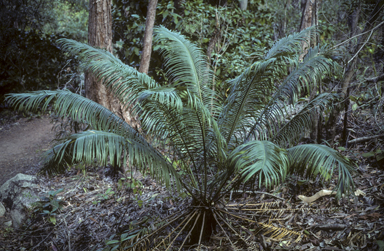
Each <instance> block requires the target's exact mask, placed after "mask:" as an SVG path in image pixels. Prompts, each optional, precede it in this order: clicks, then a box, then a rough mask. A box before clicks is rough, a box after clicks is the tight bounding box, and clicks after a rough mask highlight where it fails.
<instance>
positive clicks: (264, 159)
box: [228, 141, 289, 187]
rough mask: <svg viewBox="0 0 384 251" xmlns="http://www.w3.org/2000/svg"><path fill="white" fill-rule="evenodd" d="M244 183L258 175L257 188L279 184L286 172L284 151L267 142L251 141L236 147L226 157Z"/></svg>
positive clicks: (286, 164) (286, 162) (286, 159)
mask: <svg viewBox="0 0 384 251" xmlns="http://www.w3.org/2000/svg"><path fill="white" fill-rule="evenodd" d="M228 159H229V161H230V163H231V164H230V165H234V166H235V169H236V170H238V171H240V172H241V175H242V177H243V179H244V182H246V181H247V180H249V179H250V178H251V177H254V176H255V175H259V187H261V186H262V185H263V184H265V186H266V187H271V186H272V185H275V184H279V183H280V182H282V181H283V180H284V179H285V176H286V172H287V170H288V166H289V164H288V158H287V154H286V151H285V150H284V149H282V148H280V147H278V146H277V145H275V144H273V143H272V142H269V141H251V142H248V143H246V144H243V145H240V146H238V147H237V148H236V149H235V150H233V151H232V152H231V154H230V155H229V157H228Z"/></svg>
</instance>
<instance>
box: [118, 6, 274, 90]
mask: <svg viewBox="0 0 384 251" xmlns="http://www.w3.org/2000/svg"><path fill="white" fill-rule="evenodd" d="M237 4H238V3H236V4H235V5H233V6H226V7H223V6H215V5H210V4H207V3H204V2H203V1H201V0H200V1H185V2H184V3H183V13H177V11H176V9H175V7H174V3H173V2H172V1H160V2H159V4H158V7H157V12H156V21H155V24H163V25H164V26H166V27H168V28H170V29H174V30H176V31H179V32H180V33H181V34H183V35H184V36H186V37H187V38H188V39H189V40H190V41H192V42H195V43H197V44H199V47H200V48H202V50H203V51H204V52H206V51H207V47H208V45H209V42H210V40H211V39H212V37H213V36H214V34H215V32H216V30H217V29H219V30H220V34H221V38H220V41H217V45H216V46H215V49H214V50H213V52H212V54H211V58H212V61H211V65H212V66H213V67H212V68H215V67H216V71H215V74H216V85H217V86H218V87H220V86H221V85H224V82H225V80H227V79H229V78H233V77H235V76H237V75H238V74H240V73H241V72H242V71H243V70H244V69H245V68H246V67H248V66H249V65H250V63H252V61H253V60H255V58H258V54H262V53H263V52H264V50H263V49H264V47H270V45H271V44H272V37H271V34H273V30H272V20H273V16H272V14H271V11H270V10H269V8H268V7H265V6H262V5H260V6H261V7H260V8H254V9H252V10H251V9H250V10H246V11H242V10H240V9H239V8H238V7H236V6H237ZM254 5H255V6H259V5H258V4H254ZM113 17H114V23H113V25H114V41H115V44H116V46H115V48H116V49H117V54H118V56H119V58H120V59H121V60H122V61H123V62H124V63H127V64H129V65H131V66H133V67H138V66H139V62H140V55H141V54H140V53H141V50H142V38H143V37H144V29H145V17H146V3H144V2H143V3H135V1H129V2H127V3H125V2H123V1H114V10H113ZM216 23H218V24H219V26H217V24H216ZM159 46H160V45H154V51H155V53H153V55H152V58H151V68H152V69H156V70H155V71H157V69H160V67H161V58H160V57H159V55H158V54H157V53H156V50H157V49H158V48H159ZM203 54H204V53H203ZM155 71H153V72H150V75H154V77H155V78H156V80H158V81H166V80H165V79H164V78H163V77H161V76H158V75H155V74H154V72H155ZM222 88H224V87H222ZM224 91H225V90H224Z"/></svg>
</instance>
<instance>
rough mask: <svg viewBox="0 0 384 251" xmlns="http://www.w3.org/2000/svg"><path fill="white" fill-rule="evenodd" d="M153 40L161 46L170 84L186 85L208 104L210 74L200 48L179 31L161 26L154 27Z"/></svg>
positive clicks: (210, 95) (175, 85)
mask: <svg viewBox="0 0 384 251" xmlns="http://www.w3.org/2000/svg"><path fill="white" fill-rule="evenodd" d="M154 42H155V43H157V44H158V45H159V46H160V48H161V52H162V55H163V57H164V60H165V62H164V65H165V67H166V68H167V76H168V79H169V80H170V81H171V83H170V84H171V85H172V86H174V87H177V86H186V87H187V88H188V90H189V91H190V92H191V93H193V94H194V95H196V96H197V97H198V98H199V99H200V100H201V101H202V102H203V103H204V105H205V106H208V104H209V102H210V101H211V99H210V98H211V97H212V94H210V93H207V90H208V89H207V86H209V84H210V81H211V80H212V76H211V73H210V71H209V70H208V67H207V63H206V60H205V57H204V54H203V53H202V51H201V49H200V48H198V47H197V46H196V45H195V44H193V43H191V42H190V41H188V40H187V39H186V38H185V37H184V36H183V35H181V34H180V33H178V32H174V31H170V30H168V29H167V28H165V27H163V26H160V27H157V28H155V29H154ZM210 92H212V91H210Z"/></svg>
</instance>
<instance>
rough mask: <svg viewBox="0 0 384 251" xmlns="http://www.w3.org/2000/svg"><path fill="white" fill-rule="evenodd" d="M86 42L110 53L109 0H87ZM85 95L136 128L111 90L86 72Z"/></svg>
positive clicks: (110, 21) (133, 121)
mask: <svg viewBox="0 0 384 251" xmlns="http://www.w3.org/2000/svg"><path fill="white" fill-rule="evenodd" d="M88 43H89V45H91V46H93V47H96V48H102V49H106V50H107V51H109V52H110V53H112V15H111V0H90V1H89V21H88ZM85 96H86V97H87V98H89V99H91V100H93V101H95V102H97V103H99V104H101V105H103V106H104V107H106V108H107V109H109V110H110V111H112V112H114V113H115V114H116V115H118V116H120V117H121V118H123V119H124V120H125V121H126V122H127V123H129V124H130V125H131V126H132V127H136V128H138V126H139V124H138V122H137V121H136V119H134V118H133V116H131V114H130V112H129V111H127V110H126V109H123V106H122V105H121V104H120V102H119V101H118V100H117V98H115V97H114V96H113V94H112V93H111V91H110V90H108V89H107V88H106V87H105V86H104V85H103V84H102V82H101V81H98V80H97V79H96V78H95V77H94V76H93V75H92V74H90V73H88V72H87V73H85Z"/></svg>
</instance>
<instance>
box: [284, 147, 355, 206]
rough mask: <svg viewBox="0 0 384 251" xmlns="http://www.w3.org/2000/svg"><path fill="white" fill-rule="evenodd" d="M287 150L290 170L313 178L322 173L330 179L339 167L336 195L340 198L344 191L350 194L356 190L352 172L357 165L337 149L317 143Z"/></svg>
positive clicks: (325, 177) (326, 178) (322, 175)
mask: <svg viewBox="0 0 384 251" xmlns="http://www.w3.org/2000/svg"><path fill="white" fill-rule="evenodd" d="M287 150H288V158H289V162H290V172H297V173H301V174H304V173H306V174H307V176H308V177H312V178H313V177H316V176H317V175H320V176H321V177H323V178H324V179H325V180H330V179H331V178H332V176H333V174H334V171H335V168H336V167H337V168H338V182H337V185H336V188H335V190H336V191H337V194H336V196H337V197H338V198H340V197H341V195H342V193H346V194H349V193H351V192H353V191H354V187H355V185H354V183H353V179H352V175H351V172H354V171H355V166H354V164H353V163H352V162H351V161H350V160H349V159H348V158H346V157H344V156H342V155H341V154H340V153H338V152H337V151H336V150H334V149H332V148H330V147H327V146H324V145H317V144H306V145H298V146H295V147H292V148H289V149H287Z"/></svg>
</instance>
